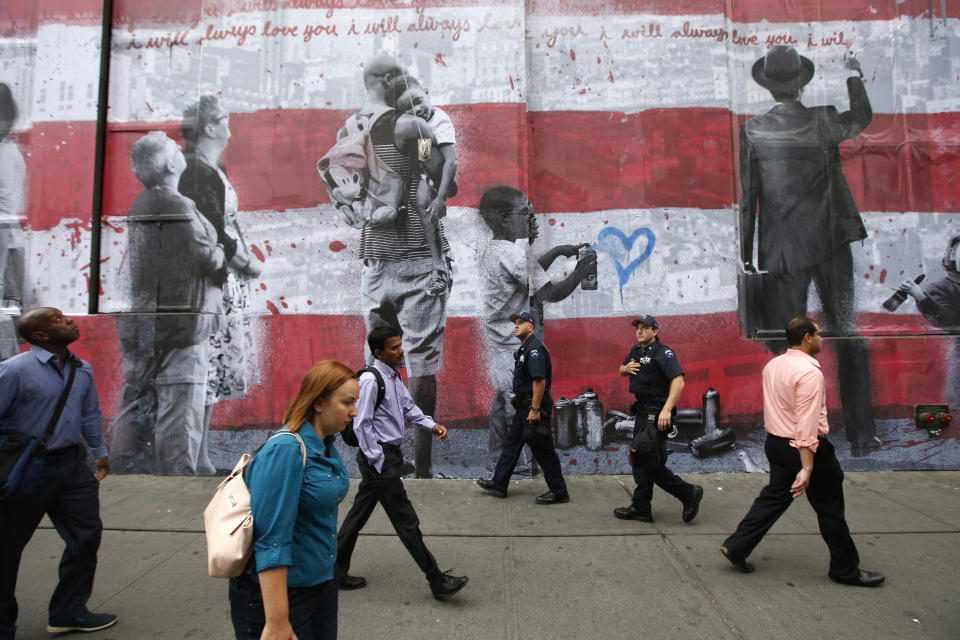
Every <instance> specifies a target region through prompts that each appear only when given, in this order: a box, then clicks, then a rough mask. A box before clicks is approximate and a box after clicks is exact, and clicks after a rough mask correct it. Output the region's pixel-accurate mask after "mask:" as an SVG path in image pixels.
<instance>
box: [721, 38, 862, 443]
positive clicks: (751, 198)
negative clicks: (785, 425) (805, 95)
mask: <svg viewBox="0 0 960 640" xmlns="http://www.w3.org/2000/svg"><path fill="white" fill-rule="evenodd" d="M844 64H845V66H846V68H847V69H849V70H850V71H852V72H855V74H856V75H851V77H849V78H848V79H847V92H848V95H849V97H850V110H849V111H844V112H840V111H838V110H837V108H836V107H833V106H822V107H809V108H808V107H805V106H804V105H803V104H802V103H801V102H800V93H801V90H802V89H803V87H804V86H805V85H806V84H807V83H809V82H810V80H811V79H812V78H813V72H814V65H813V62H812V61H811V60H809V59H808V58H805V57H803V56H801V55H799V54H798V53H797V50H796V49H794V48H793V47H790V46H787V45H777V46H774V47H772V48H771V49H770V51H769V52H768V53H767V54H766V55H765V56H764V57H762V58H760V59H759V60H757V61H756V63H754V65H753V71H752V73H753V79H754V80H756V82H757V83H758V84H760V85H761V86H763V87H764V88H766V89H767V90H769V91H770V94H771V95H772V96H773V99H774V100H776V102H777V104H776V106H774V107H773V108H772V109H771V110H770V111H768V112H767V113H765V114H763V115H760V116H757V117H755V118H752V119H750V120H748V121H747V122H746V123H744V124H743V126H742V127H741V128H740V234H741V235H740V252H741V259H742V261H743V266H744V270H745V271H747V272H753V271H755V268H754V266H753V263H754V260H753V246H754V231H755V230H756V231H757V233H758V236H759V237H758V243H757V244H758V252H757V254H758V259H757V266H758V267H759V268H760V269H761V270H763V271H766V272H768V274H769V275H768V276H767V279H766V280H765V281H764V284H763V287H764V292H763V293H764V295H763V297H762V299H763V302H762V308H761V309H752V310H750V311H752V312H753V313H755V314H757V315H758V316H759V317H760V318H761V322H762V325H761V326H763V327H764V328H773V329H777V328H780V327H783V326H785V325H786V324H787V322H788V321H789V320H790V319H791V318H793V317H796V316H805V315H806V314H807V296H808V293H809V290H810V283H811V282H813V283H815V284H816V287H817V293H818V294H819V296H820V300H821V303H822V309H823V320H824V325H825V327H826V328H827V329H828V330H829V331H830V333H832V334H833V335H836V336H852V335H855V334H856V318H855V308H854V291H853V255H852V253H851V251H850V243H851V242H855V241H857V240H863V239H864V238H866V237H867V232H866V230H865V229H864V226H863V221H862V220H861V219H860V213H859V211H858V210H857V205H856V202H854V199H853V196H852V194H851V193H850V188H849V186H848V185H847V181H846V178H844V175H843V167H842V165H841V163H840V151H839V149H838V145H839V144H840V143H841V142H843V141H844V140H850V139H852V138H855V137H856V136H857V135H859V134H860V132H862V131H863V130H864V129H865V128H866V127H867V125H869V124H870V121H871V119H872V118H873V112H872V110H871V108H870V101H869V100H868V98H867V92H866V89H865V88H864V86H863V80H862V78H863V74H862V72H861V71H860V63H859V62H858V61H857V60H856V58H854V57H852V56H847V57H846V58H845V59H844ZM758 220H759V222H758ZM835 344H836V351H837V364H838V369H839V371H838V373H839V382H840V397H841V401H842V404H843V412H844V424H845V426H846V433H847V440H849V441H850V444H851V450H852V453H853V455H864V454H865V449H866V447H867V446H868V445H870V444H871V443H872V442H873V441H874V440H875V436H876V426H875V424H874V421H873V412H872V396H871V385H870V369H869V362H868V354H867V344H866V341H865V340H863V339H846V340H837V341H836V343H835ZM768 347H769V348H770V349H771V350H772V351H774V352H777V353H779V352H782V351H783V350H784V348H785V344H783V341H775V342H773V341H772V342H768Z"/></svg>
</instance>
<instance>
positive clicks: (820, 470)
mask: <svg viewBox="0 0 960 640" xmlns="http://www.w3.org/2000/svg"><path fill="white" fill-rule="evenodd" d="M787 343H788V344H789V345H790V348H789V349H787V351H786V352H785V353H783V354H782V355H779V356H777V357H776V358H774V359H773V360H771V361H770V362H768V363H767V366H765V367H764V368H763V422H764V425H763V426H764V429H766V430H767V442H766V446H765V447H764V450H765V451H766V454H767V459H768V460H769V461H770V483H769V484H768V485H767V486H766V487H764V488H763V490H762V491H761V492H760V495H759V496H757V499H756V500H754V502H753V506H751V507H750V511H748V512H747V515H746V516H745V517H744V518H743V520H742V521H741V522H740V524H739V526H737V530H736V531H735V532H734V533H733V535H731V536H730V537H729V538H727V539H726V540H725V541H724V543H723V546H721V547H720V552H721V553H722V554H723V555H724V556H725V557H726V558H727V560H729V561H730V563H731V564H732V565H733V566H734V567H736V568H737V569H739V570H740V571H742V572H743V573H751V572H752V571H753V569H754V567H753V564H751V563H749V562H747V556H749V555H750V552H752V551H753V549H754V548H755V547H756V546H757V545H758V544H760V540H761V539H762V538H763V536H764V534H766V533H767V531H769V530H770V527H772V526H773V524H774V523H775V522H776V521H777V519H778V518H779V517H780V516H781V515H783V512H784V511H786V510H787V508H788V507H789V506H790V505H791V503H792V502H793V499H794V498H797V497H800V496H802V495H803V494H804V493H806V494H807V499H808V500H810V506H812V507H813V510H814V511H816V512H817V519H818V520H819V523H820V535H822V536H823V539H824V541H825V542H826V543H827V546H828V547H829V548H830V570H829V572H828V575H829V576H830V579H831V580H833V581H834V582H839V583H842V584H851V585H857V586H861V587H876V586H878V585H879V584H881V583H882V582H883V579H884V578H883V574H881V573H876V572H873V571H864V570H862V569H860V556H859V554H858V553H857V547H856V545H854V544H853V539H852V538H851V537H850V529H849V528H848V527H847V521H846V518H845V517H844V515H843V471H842V470H841V469H840V463H839V462H837V457H836V455H835V454H834V450H833V445H832V444H830V441H829V440H827V438H826V435H827V433H829V431H830V427H829V426H828V425H827V396H826V392H825V390H824V383H823V373H822V372H821V371H820V363H819V362H817V360H816V359H815V358H814V357H813V356H815V355H816V354H817V353H819V352H820V349H821V348H822V347H823V338H822V337H821V336H820V327H819V326H818V325H817V323H816V322H814V321H813V320H811V319H810V318H794V319H793V320H791V321H790V322H789V324H787Z"/></svg>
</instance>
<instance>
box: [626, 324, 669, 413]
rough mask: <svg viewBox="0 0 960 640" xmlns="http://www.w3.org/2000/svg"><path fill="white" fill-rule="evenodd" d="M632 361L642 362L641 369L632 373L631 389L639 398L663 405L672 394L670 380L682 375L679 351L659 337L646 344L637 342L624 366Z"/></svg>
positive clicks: (640, 400)
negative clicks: (678, 356)
mask: <svg viewBox="0 0 960 640" xmlns="http://www.w3.org/2000/svg"><path fill="white" fill-rule="evenodd" d="M631 361H632V362H637V363H639V364H640V369H639V370H638V371H637V372H636V373H633V374H631V375H630V393H632V394H633V395H634V397H635V398H636V399H637V401H638V402H641V403H645V402H646V403H650V404H659V405H660V406H663V404H664V403H665V402H666V401H667V396H669V395H670V383H671V382H672V381H673V379H674V378H676V377H677V376H682V375H683V367H681V366H680V362H678V361H677V354H675V353H674V352H673V349H671V348H670V347H668V346H667V345H665V344H663V343H662V342H660V341H659V340H654V341H653V342H651V343H650V344H648V345H647V346H645V347H643V346H641V345H640V343H639V342H638V343H636V344H635V345H633V347H632V348H631V349H630V353H628V354H627V357H626V358H624V359H623V364H624V366H626V365H627V364H629V363H630V362H631Z"/></svg>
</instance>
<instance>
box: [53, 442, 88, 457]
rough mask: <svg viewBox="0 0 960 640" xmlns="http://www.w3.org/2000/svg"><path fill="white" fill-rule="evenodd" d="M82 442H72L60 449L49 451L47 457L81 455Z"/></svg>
mask: <svg viewBox="0 0 960 640" xmlns="http://www.w3.org/2000/svg"><path fill="white" fill-rule="evenodd" d="M82 446H83V445H82V444H71V445H67V446H66V447H61V448H59V449H52V450H50V451H47V458H66V457H73V456H77V455H80V448H81V447H82Z"/></svg>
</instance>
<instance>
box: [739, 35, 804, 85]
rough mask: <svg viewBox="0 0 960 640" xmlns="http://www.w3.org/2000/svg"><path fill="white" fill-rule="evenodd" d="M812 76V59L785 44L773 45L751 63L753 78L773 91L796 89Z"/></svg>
mask: <svg viewBox="0 0 960 640" xmlns="http://www.w3.org/2000/svg"><path fill="white" fill-rule="evenodd" d="M812 78H813V61H812V60H810V59H809V58H805V57H803V56H801V55H800V54H799V53H797V50H796V49H794V48H793V47H791V46H789V45H785V44H778V45H776V46H774V47H773V48H772V49H770V51H768V52H767V55H765V56H763V57H762V58H760V59H759V60H757V61H756V62H754V63H753V79H754V80H756V81H757V84H759V85H760V86H762V87H764V88H766V89H769V90H770V91H773V92H781V91H796V90H797V89H799V88H800V87H802V86H804V85H805V84H807V83H808V82H810V80H811V79H812Z"/></svg>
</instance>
